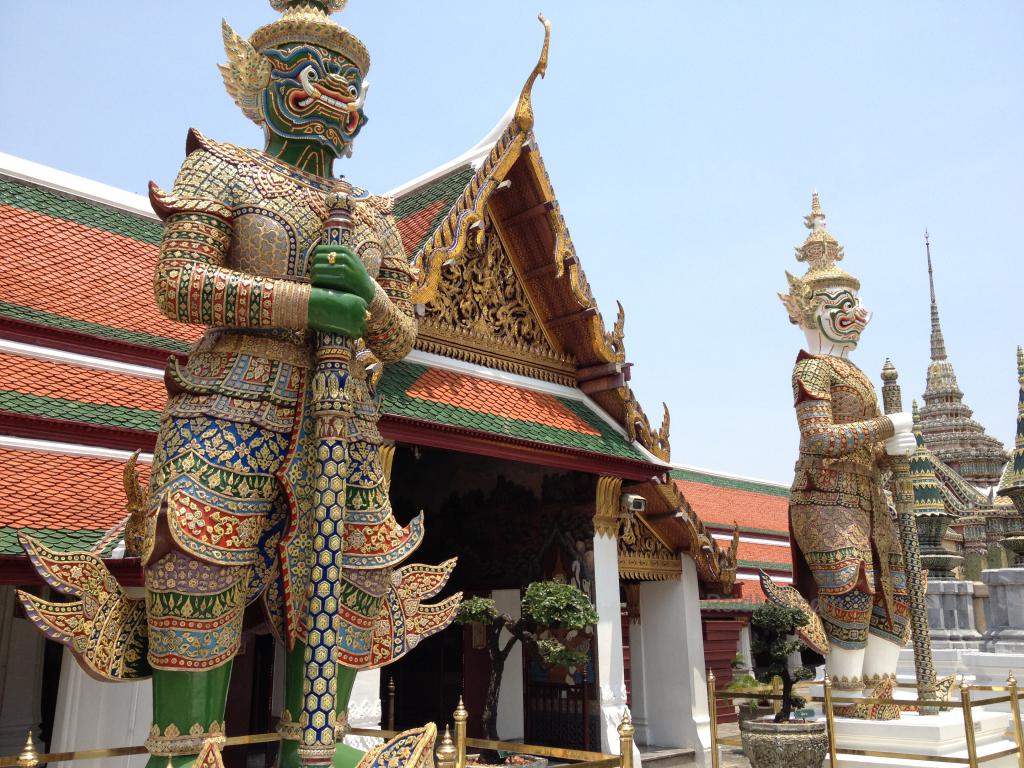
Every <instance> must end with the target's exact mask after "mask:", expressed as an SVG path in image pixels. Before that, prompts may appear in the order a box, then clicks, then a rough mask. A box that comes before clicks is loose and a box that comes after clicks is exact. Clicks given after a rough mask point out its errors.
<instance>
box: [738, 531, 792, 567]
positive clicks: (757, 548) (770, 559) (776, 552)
mask: <svg viewBox="0 0 1024 768" xmlns="http://www.w3.org/2000/svg"><path fill="white" fill-rule="evenodd" d="M737 559H738V560H741V561H744V560H745V561H748V562H757V563H779V564H780V565H785V566H786V567H787V568H789V567H790V566H791V565H792V555H791V553H790V549H789V547H776V546H774V545H772V544H754V543H751V542H749V541H743V540H742V538H741V539H740V551H739V556H738V557H737Z"/></svg>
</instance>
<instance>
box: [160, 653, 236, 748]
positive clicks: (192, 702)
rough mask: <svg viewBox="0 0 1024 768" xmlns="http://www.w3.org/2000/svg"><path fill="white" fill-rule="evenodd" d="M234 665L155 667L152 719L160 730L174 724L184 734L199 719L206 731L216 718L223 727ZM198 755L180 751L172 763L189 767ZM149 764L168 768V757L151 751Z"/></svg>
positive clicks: (229, 663) (198, 721) (164, 729)
mask: <svg viewBox="0 0 1024 768" xmlns="http://www.w3.org/2000/svg"><path fill="white" fill-rule="evenodd" d="M231 666H232V662H230V661H229V662H228V663H227V664H223V665H222V666H219V667H216V668H214V669H207V670H204V671H202V672H171V671H167V670H162V669H154V670H153V723H154V724H155V725H156V726H158V727H159V728H160V733H162V734H166V732H167V727H168V726H169V725H174V726H175V727H176V728H177V729H178V731H179V732H180V733H181V734H182V735H183V736H187V735H188V733H189V730H190V729H191V728H192V726H193V725H195V724H196V723H199V725H200V726H202V728H203V730H204V731H207V732H208V731H209V730H210V725H211V724H212V723H214V722H217V723H219V724H220V726H221V727H222V728H223V725H224V708H225V705H226V704H227V699H228V683H229V682H230V681H231ZM198 751H199V750H196V752H197V753H198ZM197 756H198V755H197V754H193V755H179V756H177V757H173V758H171V764H172V765H173V766H174V768H188V767H189V766H191V765H192V764H193V763H195V760H196V757H197ZM146 768H167V758H166V757H161V756H160V755H152V756H150V758H149V762H148V763H147V764H146Z"/></svg>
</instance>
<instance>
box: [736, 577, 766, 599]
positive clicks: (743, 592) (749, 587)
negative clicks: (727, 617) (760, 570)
mask: <svg viewBox="0 0 1024 768" xmlns="http://www.w3.org/2000/svg"><path fill="white" fill-rule="evenodd" d="M736 583H737V584H739V585H740V599H741V600H753V601H754V602H758V603H763V602H764V601H765V594H764V590H762V589H761V582H759V581H747V580H746V579H741V580H739V581H738V582H736Z"/></svg>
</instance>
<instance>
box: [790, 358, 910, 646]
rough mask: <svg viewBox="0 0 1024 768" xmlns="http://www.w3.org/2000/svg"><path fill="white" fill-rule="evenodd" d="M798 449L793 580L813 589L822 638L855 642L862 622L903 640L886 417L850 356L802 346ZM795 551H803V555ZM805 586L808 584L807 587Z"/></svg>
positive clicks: (903, 600)
mask: <svg viewBox="0 0 1024 768" xmlns="http://www.w3.org/2000/svg"><path fill="white" fill-rule="evenodd" d="M793 396H794V401H795V405H796V415H797V421H798V422H799V425H800V457H799V459H797V463H796V476H795V478H794V480H793V486H792V490H791V495H790V506H789V515H790V525H791V527H792V530H793V535H794V538H795V540H796V543H797V545H798V547H799V552H798V557H797V570H798V572H797V574H796V575H797V581H798V583H799V582H800V581H801V577H802V576H803V575H805V574H806V568H804V566H806V567H807V568H809V569H810V573H811V575H813V583H810V584H808V583H803V584H801V587H802V588H801V592H803V593H804V594H805V595H807V594H811V593H813V592H814V588H815V587H816V591H817V596H818V614H819V615H820V616H821V619H822V622H823V623H824V625H825V629H826V632H827V633H828V637H829V641H830V642H831V643H832V644H833V645H835V646H837V647H841V648H863V647H864V646H865V644H866V642H867V637H868V633H869V631H870V632H871V633H872V634H877V635H880V636H882V637H884V638H886V639H888V640H891V641H892V642H895V643H898V644H900V645H902V644H903V643H904V642H905V641H906V638H907V632H908V629H909V608H908V602H907V587H906V573H905V570H904V565H903V554H902V550H901V548H900V540H899V534H898V532H897V530H896V524H895V522H894V521H893V519H892V516H891V514H890V512H889V508H888V504H887V503H886V498H885V493H884V491H883V488H882V476H881V467H882V465H883V464H884V462H885V452H884V450H883V447H882V443H883V441H884V440H886V439H887V438H889V437H892V435H893V426H892V422H891V421H890V420H889V419H888V418H886V417H885V416H882V415H881V414H880V413H879V410H878V401H877V399H876V396H875V390H874V388H873V387H872V386H871V382H870V381H869V380H868V378H867V377H866V376H865V375H864V373H863V372H862V371H861V370H860V369H859V368H857V366H855V365H854V364H853V363H851V362H850V361H849V360H846V359H843V358H839V357H832V356H827V355H824V356H816V355H809V354H807V353H806V352H801V353H800V355H799V356H798V357H797V362H796V366H795V368H794V369H793ZM801 556H802V557H801ZM808 588H809V589H808Z"/></svg>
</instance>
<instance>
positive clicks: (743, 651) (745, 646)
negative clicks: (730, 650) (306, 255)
mask: <svg viewBox="0 0 1024 768" xmlns="http://www.w3.org/2000/svg"><path fill="white" fill-rule="evenodd" d="M736 652H737V653H738V654H739V655H740V656H742V657H743V664H744V667H745V671H746V672H748V674H753V669H754V651H753V648H752V647H751V645H750V623H749V622H748V623H746V624H744V625H743V629H741V630H740V639H739V642H738V643H737V648H736Z"/></svg>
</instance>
